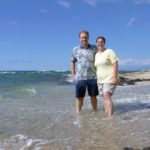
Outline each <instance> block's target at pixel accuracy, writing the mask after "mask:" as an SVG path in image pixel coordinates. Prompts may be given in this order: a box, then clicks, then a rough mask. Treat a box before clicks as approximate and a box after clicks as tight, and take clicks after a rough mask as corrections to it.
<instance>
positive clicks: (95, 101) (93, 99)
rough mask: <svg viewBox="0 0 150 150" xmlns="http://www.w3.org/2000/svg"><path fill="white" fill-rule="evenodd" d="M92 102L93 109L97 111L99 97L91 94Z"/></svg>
mask: <svg viewBox="0 0 150 150" xmlns="http://www.w3.org/2000/svg"><path fill="white" fill-rule="evenodd" d="M91 104H92V107H93V110H94V111H96V110H97V98H96V96H91Z"/></svg>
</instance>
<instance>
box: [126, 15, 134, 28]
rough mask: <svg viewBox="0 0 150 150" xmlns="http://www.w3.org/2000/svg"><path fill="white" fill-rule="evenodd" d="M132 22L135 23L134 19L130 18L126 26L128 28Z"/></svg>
mask: <svg viewBox="0 0 150 150" xmlns="http://www.w3.org/2000/svg"><path fill="white" fill-rule="evenodd" d="M134 22H135V18H134V17H132V18H130V20H129V21H128V23H127V26H128V27H129V26H131V25H132V24H133V23H134Z"/></svg>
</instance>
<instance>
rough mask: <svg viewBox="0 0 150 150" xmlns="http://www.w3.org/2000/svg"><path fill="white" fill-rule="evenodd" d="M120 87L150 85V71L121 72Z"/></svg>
mask: <svg viewBox="0 0 150 150" xmlns="http://www.w3.org/2000/svg"><path fill="white" fill-rule="evenodd" d="M119 80H120V81H119V83H118V85H134V84H140V83H145V84H149V83H150V71H133V72H121V73H119Z"/></svg>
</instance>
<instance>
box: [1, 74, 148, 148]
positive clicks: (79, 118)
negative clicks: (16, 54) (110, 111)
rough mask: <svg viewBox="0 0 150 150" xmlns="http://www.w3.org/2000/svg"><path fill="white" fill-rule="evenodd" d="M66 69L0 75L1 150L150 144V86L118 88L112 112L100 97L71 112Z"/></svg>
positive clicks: (71, 92) (71, 89) (71, 91)
mask: <svg viewBox="0 0 150 150" xmlns="http://www.w3.org/2000/svg"><path fill="white" fill-rule="evenodd" d="M68 77H69V73H68V72H17V73H16V72H9V73H7V72H6V73H1V74H0V114H1V115H0V150H77V149H79V150H85V149H86V150H91V149H92V150H97V149H100V150H106V149H108V150H122V149H123V148H125V147H132V148H134V149H141V150H142V149H143V148H144V147H148V146H150V144H149V141H150V116H149V113H150V93H149V90H150V84H139V85H132V86H122V87H118V88H117V90H116V92H115V94H114V96H113V101H114V109H115V112H114V115H113V117H112V118H111V119H109V118H107V116H106V115H105V113H104V112H103V100H102V97H101V96H98V111H97V112H93V111H92V109H91V104H90V100H89V97H88V96H86V97H85V101H84V107H83V111H82V112H81V114H80V115H76V114H75V106H74V105H75V98H74V90H75V89H74V85H72V84H70V83H69V81H70V79H69V78H68Z"/></svg>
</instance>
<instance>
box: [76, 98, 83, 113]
mask: <svg viewBox="0 0 150 150" xmlns="http://www.w3.org/2000/svg"><path fill="white" fill-rule="evenodd" d="M82 106H83V97H80V98H77V100H76V113H77V114H79V113H80V111H81V110H82Z"/></svg>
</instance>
